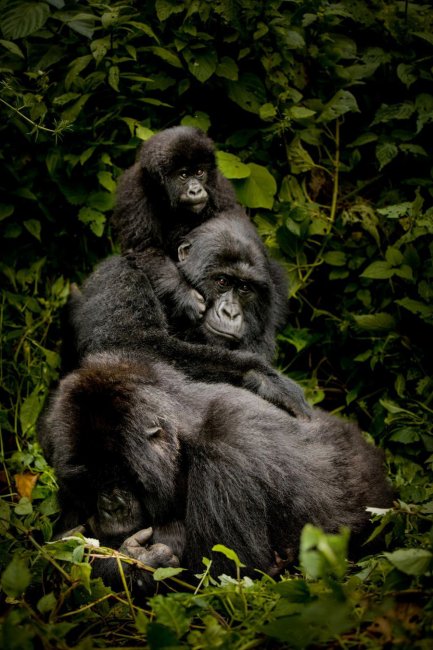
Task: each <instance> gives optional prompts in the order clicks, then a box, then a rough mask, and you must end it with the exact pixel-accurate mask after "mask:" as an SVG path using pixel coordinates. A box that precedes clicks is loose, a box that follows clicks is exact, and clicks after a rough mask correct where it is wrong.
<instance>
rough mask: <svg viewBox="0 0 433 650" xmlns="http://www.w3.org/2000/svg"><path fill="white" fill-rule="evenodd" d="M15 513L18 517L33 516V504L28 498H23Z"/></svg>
mask: <svg viewBox="0 0 433 650" xmlns="http://www.w3.org/2000/svg"><path fill="white" fill-rule="evenodd" d="M14 511H15V514H17V515H31V514H32V512H33V506H32V502H31V501H30V499H29V498H28V497H21V499H20V500H19V502H18V504H17V505H16V506H15V508H14Z"/></svg>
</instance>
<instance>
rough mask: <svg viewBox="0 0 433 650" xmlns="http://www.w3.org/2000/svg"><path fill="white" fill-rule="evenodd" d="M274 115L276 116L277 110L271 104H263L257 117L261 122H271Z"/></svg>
mask: <svg viewBox="0 0 433 650" xmlns="http://www.w3.org/2000/svg"><path fill="white" fill-rule="evenodd" d="M276 114H277V109H276V108H275V106H274V105H273V104H269V103H267V104H263V106H260V111H259V115H260V118H261V119H262V120H264V121H267V120H273V119H274V117H275V116H276Z"/></svg>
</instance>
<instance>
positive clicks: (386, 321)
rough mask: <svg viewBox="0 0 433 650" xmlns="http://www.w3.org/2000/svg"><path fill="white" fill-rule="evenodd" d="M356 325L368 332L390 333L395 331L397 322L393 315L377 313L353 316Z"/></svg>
mask: <svg viewBox="0 0 433 650" xmlns="http://www.w3.org/2000/svg"><path fill="white" fill-rule="evenodd" d="M352 318H353V320H354V321H355V323H356V325H357V326H358V327H359V328H360V329H363V330H368V331H372V332H375V331H388V330H393V329H395V320H394V318H393V316H391V314H387V313H386V312H377V313H376V314H360V315H357V314H352Z"/></svg>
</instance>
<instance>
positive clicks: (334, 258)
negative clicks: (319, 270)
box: [323, 251, 347, 266]
mask: <svg viewBox="0 0 433 650" xmlns="http://www.w3.org/2000/svg"><path fill="white" fill-rule="evenodd" d="M323 259H324V260H325V262H326V263H327V264H330V265H331V266H345V265H346V264H347V259H346V254H345V253H344V252H343V251H330V252H329V253H325V254H324V256H323Z"/></svg>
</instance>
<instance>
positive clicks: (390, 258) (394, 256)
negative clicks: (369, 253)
mask: <svg viewBox="0 0 433 650" xmlns="http://www.w3.org/2000/svg"><path fill="white" fill-rule="evenodd" d="M385 259H386V261H387V262H388V264H390V265H391V266H400V265H401V264H402V263H403V259H404V258H403V255H402V254H401V252H400V251H399V250H398V248H393V247H392V246H388V248H387V249H386V252H385Z"/></svg>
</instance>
